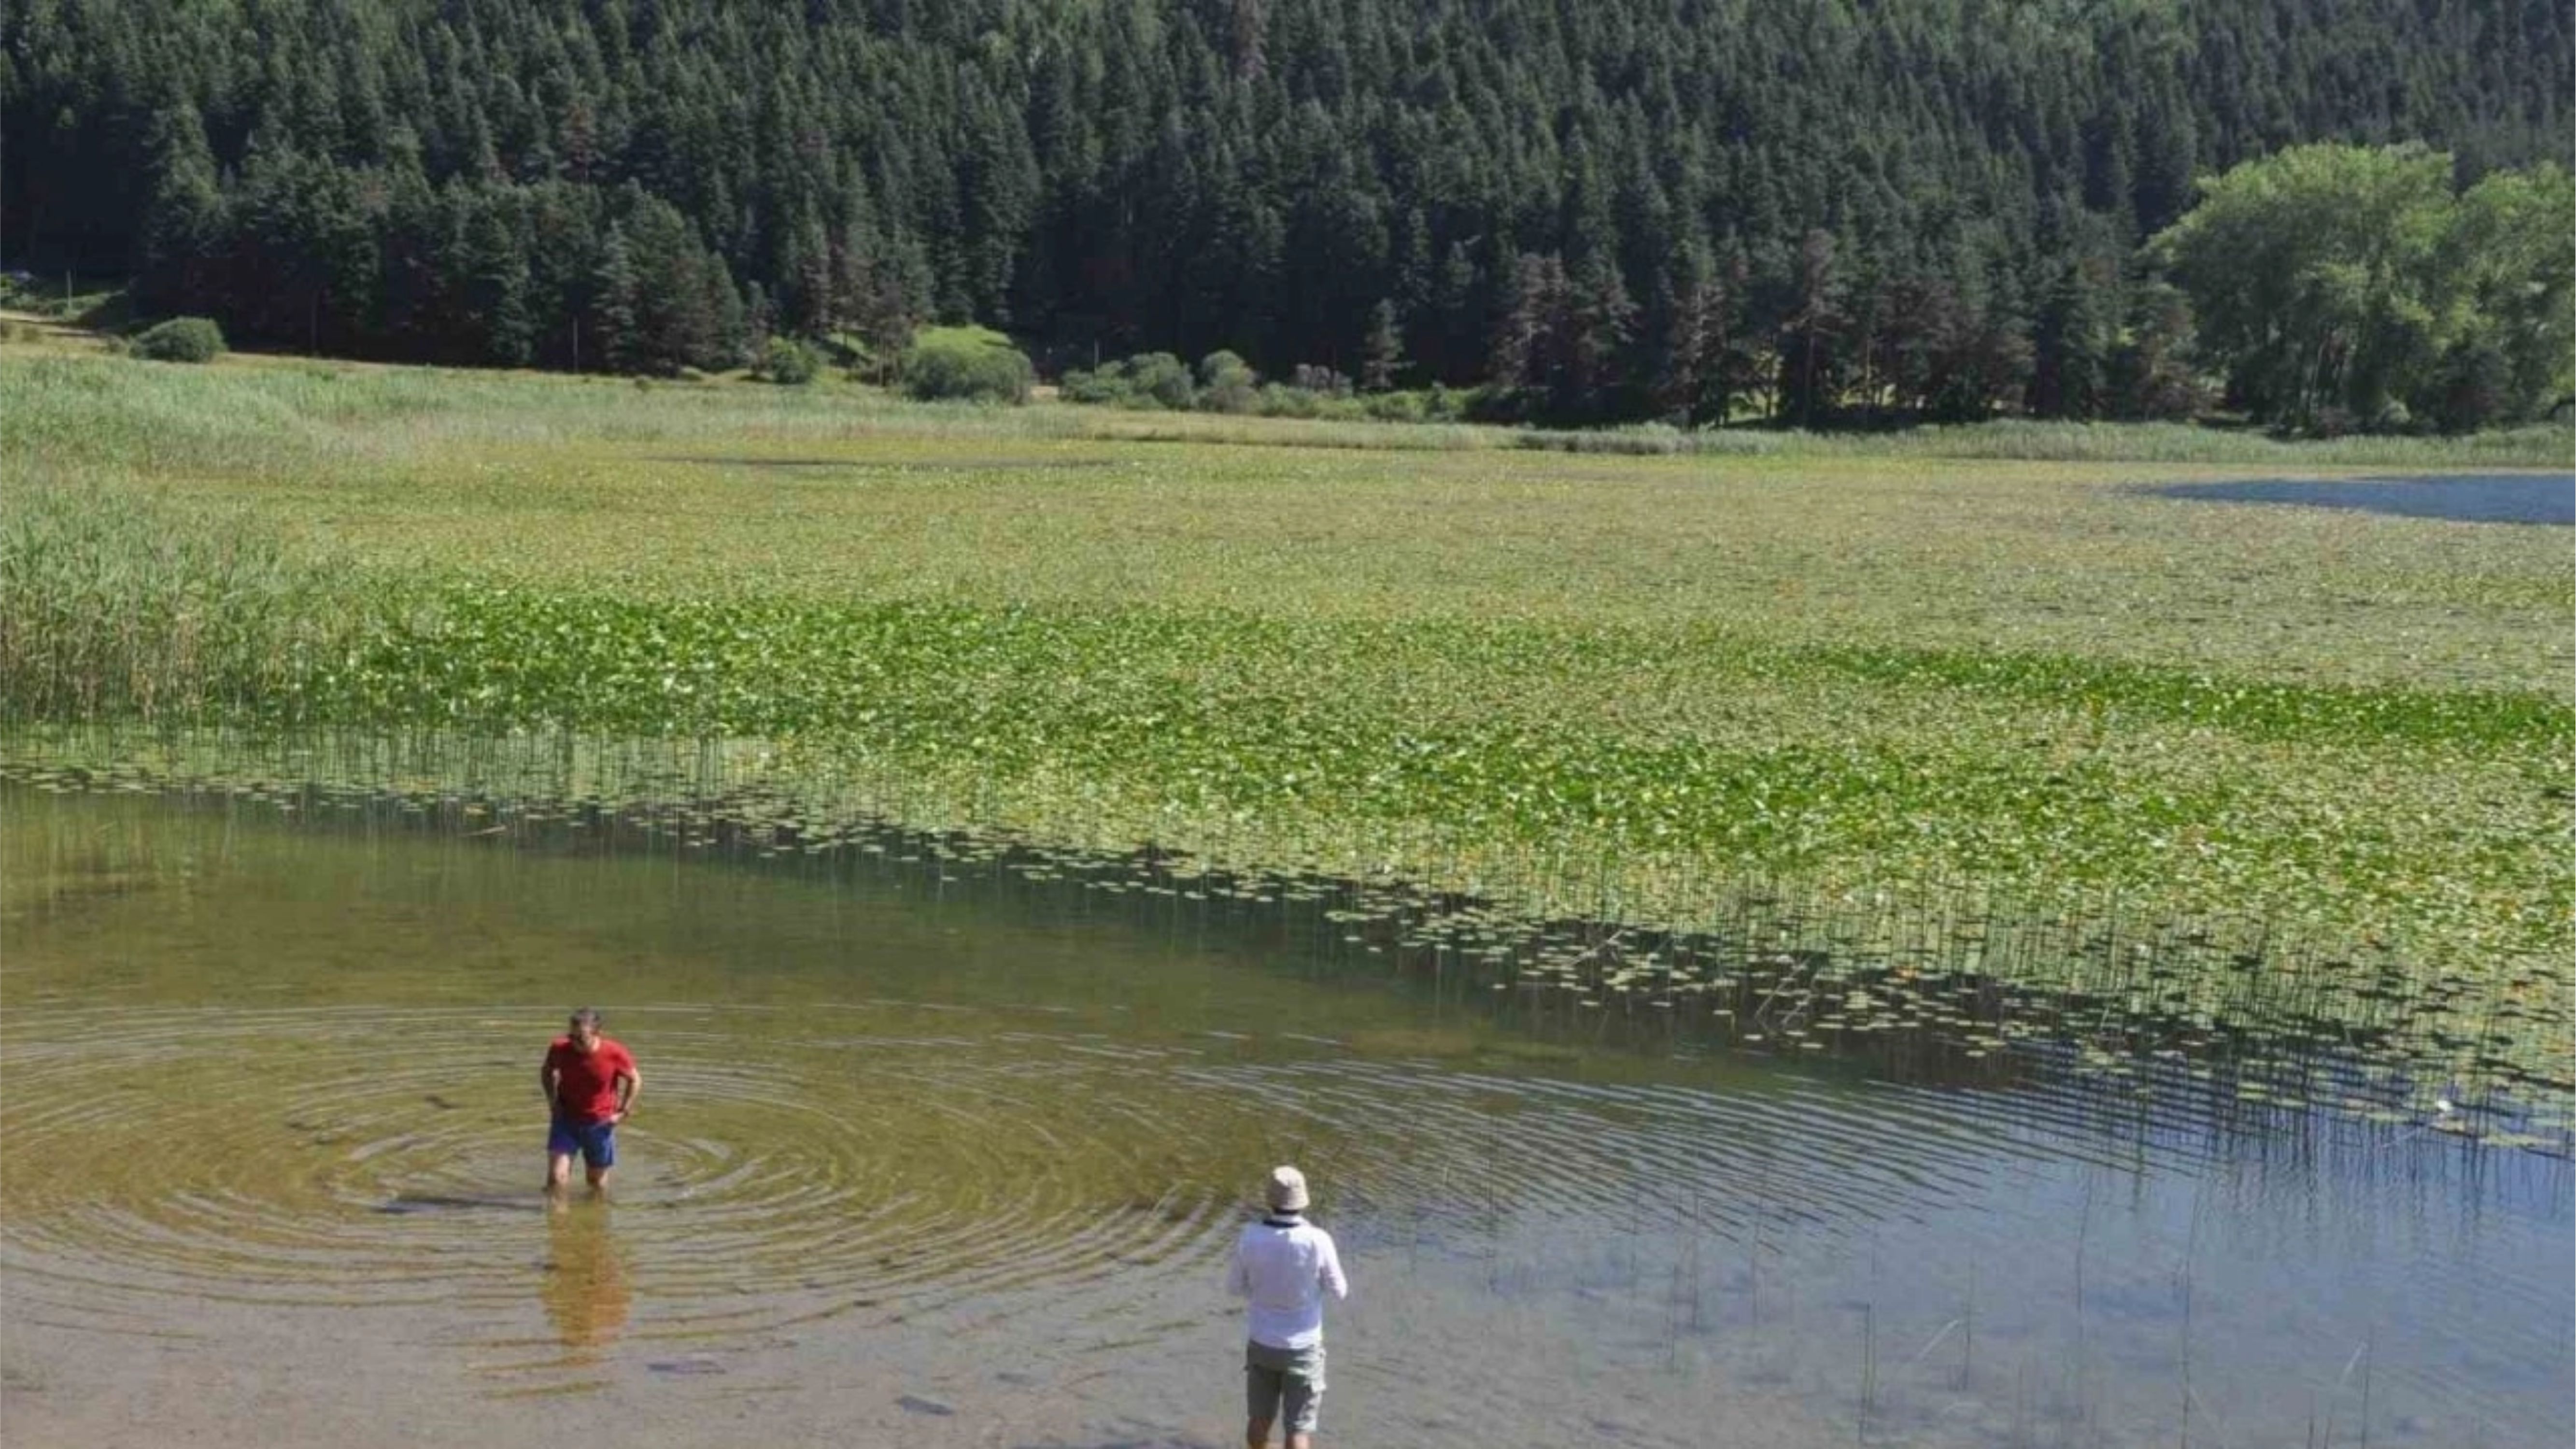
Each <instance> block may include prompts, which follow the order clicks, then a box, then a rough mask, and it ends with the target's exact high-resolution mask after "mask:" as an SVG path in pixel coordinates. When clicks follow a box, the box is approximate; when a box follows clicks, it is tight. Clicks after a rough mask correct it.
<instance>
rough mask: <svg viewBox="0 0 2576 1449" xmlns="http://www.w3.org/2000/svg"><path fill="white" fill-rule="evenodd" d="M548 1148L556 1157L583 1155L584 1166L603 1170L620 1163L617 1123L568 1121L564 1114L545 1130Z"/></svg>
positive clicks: (592, 1169) (595, 1170)
mask: <svg viewBox="0 0 2576 1449" xmlns="http://www.w3.org/2000/svg"><path fill="white" fill-rule="evenodd" d="M546 1151H547V1152H548V1153H549V1154H550V1155H552V1156H556V1157H570V1156H572V1155H573V1154H574V1153H576V1152H578V1153H580V1154H581V1161H582V1165H583V1166H585V1167H587V1168H589V1169H590V1170H591V1171H593V1172H604V1171H606V1170H608V1169H609V1168H612V1167H615V1166H616V1165H617V1124H616V1123H614V1122H567V1121H565V1120H564V1119H563V1118H561V1117H557V1118H556V1119H555V1124H554V1126H553V1127H552V1128H550V1129H549V1130H548V1131H547V1132H546Z"/></svg>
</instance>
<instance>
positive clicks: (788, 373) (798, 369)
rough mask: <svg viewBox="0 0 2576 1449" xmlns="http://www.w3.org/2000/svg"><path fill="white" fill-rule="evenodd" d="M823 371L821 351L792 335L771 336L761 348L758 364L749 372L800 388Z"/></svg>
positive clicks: (784, 384)
mask: <svg viewBox="0 0 2576 1449" xmlns="http://www.w3.org/2000/svg"><path fill="white" fill-rule="evenodd" d="M822 370H823V354H822V353H820V352H819V351H816V350H815V348H814V347H813V345H812V344H810V343H805V342H799V341H797V340H796V339H795V338H793V337H772V338H770V339H769V344H768V345H767V346H766V347H763V348H762V349H761V351H760V362H759V365H758V366H756V367H754V368H753V369H752V371H753V372H754V373H756V374H757V375H759V376H760V377H763V378H766V379H768V380H769V381H771V382H774V383H779V384H781V385H783V386H787V387H803V386H804V385H805V384H807V383H809V382H812V381H813V380H814V378H815V375H816V374H818V373H820V372H821V371H822Z"/></svg>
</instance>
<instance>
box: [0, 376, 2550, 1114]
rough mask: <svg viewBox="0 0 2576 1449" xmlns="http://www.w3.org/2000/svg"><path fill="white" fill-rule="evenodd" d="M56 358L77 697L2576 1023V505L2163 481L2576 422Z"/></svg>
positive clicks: (29, 537)
mask: <svg viewBox="0 0 2576 1449" xmlns="http://www.w3.org/2000/svg"><path fill="white" fill-rule="evenodd" d="M0 398H5V399H6V407H5V410H0V488H5V490H6V494H7V499H6V505H5V517H0V699H5V704H6V706H7V709H8V711H9V713H10V715H11V716H12V717H14V718H15V719H17V720H18V721H20V722H21V723H22V724H34V723H39V722H62V721H66V720H70V719H76V718H100V717H120V716H121V717H134V716H139V715H149V716H151V717H154V718H157V719H161V720H164V721H171V722H198V723H255V724H260V725H268V726H284V725H320V726H332V727H348V728H361V729H363V728H372V727H385V726H405V727H412V726H432V727H438V728H444V729H453V730H459V731H469V732H504V731H513V730H530V729H548V728H562V729H567V730H572V731H578V732H581V733H585V734H591V735H598V736H616V737H632V736H691V737H720V738H724V739H728V740H734V741H741V742H758V744H757V747H758V749H759V750H761V751H762V752H763V754H764V755H765V757H767V758H768V759H770V760H771V761H772V762H773V765H772V768H774V769H777V770H780V771H783V772H785V773H786V774H788V775H794V774H796V773H798V772H805V773H807V774H810V775H811V776H812V777H814V778H817V779H821V778H825V777H829V778H833V779H840V780H848V779H852V778H862V777H864V778H873V779H879V780H889V779H892V780H900V781H901V782H902V789H901V792H900V799H901V800H902V801H903V802H904V803H903V806H902V809H903V811H904V812H905V813H907V814H909V815H913V816H916V817H918V823H923V824H964V825H987V826H1007V827H1009V828H1011V829H1013V830H1015V831H1018V832H1021V833H1023V834H1024V835H1026V836H1028V837H1031V838H1035V839H1039V840H1045V841H1051V842H1055V843H1060V844H1066V845H1091V846H1110V845H1126V844H1133V843H1135V842H1137V841H1140V840H1145V839H1153V840H1156V841H1159V842H1161V843H1163V844H1165V845H1167V846H1170V847H1174V848H1178V849H1181V850H1184V851H1189V852H1194V853H1197V854H1199V855H1201V856H1202V857H1205V858H1210V859H1214V860H1219V861H1222V862H1225V863H1228V864H1240V865H1251V866H1272V867H1279V868H1294V869H1306V870H1319V871H1325V872H1331V873H1338V874H1352V875H1380V876H1396V877H1404V878H1411V879H1418V880H1422V881H1427V882H1432V883H1436V884H1443V885H1452V886H1460V887H1466V888H1471V889H1474V890H1475V891H1477V892H1479V893H1480V894H1482V895H1485V896H1488V897H1490V898H1492V899H1495V900H1497V901H1500V902H1502V903H1504V904H1505V905H1507V906H1509V907H1510V908H1511V909H1513V910H1516V911H1521V912H1525V913H1527V914H1529V915H1531V916H1533V917H1542V918H1543V917H1549V916H1564V915H1574V914H1588V915H1596V916H1599V915H1607V916H1611V917H1615V918H1619V919H1634V920H1637V921H1640V922H1646V923H1652V924H1661V925H1677V926H1684V927H1687V926H1692V925H1695V924H1705V923H1707V922H1708V921H1710V920H1713V919H1716V918H1718V917H1719V915H1721V914H1722V910H1723V906H1724V903H1725V902H1726V901H1727V900H1728V899H1730V897H1731V896H1732V895H1735V894H1740V893H1741V892H1742V891H1743V890H1745V889H1748V888H1749V887H1748V885H1747V883H1748V882H1755V881H1759V882H1762V883H1764V884H1763V885H1762V887H1761V888H1762V889H1765V890H1777V889H1778V888H1779V886H1780V883H1781V882H1784V881H1786V882H1794V883H1796V884H1797V886H1798V888H1799V889H1802V890H1807V891H1811V892H1817V893H1822V894H1823V895H1825V896H1828V897H1831V896H1835V895H1837V894H1849V893H1853V892H1864V893H1865V892H1871V891H1881V890H1890V889H1894V890H1921V889H1927V888H1936V889H1938V890H1941V891H1945V892H1953V893H1958V894H1960V895H1961V896H1962V897H1963V898H1965V899H1972V900H1975V901H1978V902H1984V903H1988V904H1989V905H1991V904H1992V903H1994V902H2010V903H2012V909H2013V910H2016V911H2022V912H2029V911H2046V910H2060V909H2063V910H2083V911H2095V910H2098V909H2099V908H2100V903H2102V902H2105V901H2111V902H2115V903H2116V909H2117V910H2118V911H2119V912H2121V913H2125V914H2126V915H2128V916H2130V917H2132V918H2143V919H2163V920H2172V921H2191V922H2204V923H2223V924H2222V925H2221V926H2218V927H2213V928H2212V930H2213V932H2214V934H2213V935H2212V937H2211V939H2213V940H2221V941H2225V942H2229V943H2238V944H2231V945H2229V946H2228V949H2229V950H2231V951H2236V952H2237V953H2238V954H2242V947H2241V942H2243V941H2244V940H2249V939H2251V940H2259V941H2263V942H2268V943H2271V948H2273V949H2277V948H2278V947H2279V946H2280V945H2281V943H2283V942H2285V941H2295V942H2297V943H2299V946H2300V949H2301V951H2303V952H2305V953H2306V957H2304V958H2303V959H2313V960H2315V961H2317V962H2320V963H2325V962H2334V961H2344V960H2354V961H2360V960H2368V961H2374V962H2383V963H2394V965H2395V967H2397V968H2400V969H2402V970H2403V971H2405V972H2407V973H2410V979H2420V980H2423V981H2426V982H2435V981H2450V982H2466V983H2468V987H2469V989H2474V990H2476V991H2479V992H2482V993H2484V995H2485V999H2487V1000H2488V1001H2489V1002H2490V1003H2491V1004H2492V1003H2493V1002H2494V1001H2496V1000H2499V999H2502V1000H2506V1001H2508V1002H2510V1003H2512V1004H2513V1007H2514V1009H2513V1010H2512V1011H2511V1012H2508V1013H2507V1017H2508V1020H2509V1021H2510V1022H2512V1023H2517V1024H2512V1025H2509V1026H2508V1027H2506V1028H2505V1029H2504V1035H2505V1036H2507V1037H2509V1038H2510V1040H2509V1041H2503V1040H2502V1039H2501V1038H2500V1039H2499V1042H2498V1043H2481V1044H2478V1045H2476V1046H2472V1047H2467V1048H2463V1050H2464V1051H2467V1052H2470V1053H2472V1054H2475V1053H2479V1052H2485V1053H2489V1054H2493V1055H2498V1056H2501V1057H2504V1058H2507V1059H2510V1060H2511V1061H2513V1062H2515V1063H2516V1064H2517V1065H2518V1067H2519V1068H2520V1069H2521V1070H2523V1071H2525V1072H2530V1073H2536V1074H2539V1075H2541V1076H2544V1077H2546V1078H2549V1079H2551V1080H2557V1081H2563V1080H2564V1079H2565V1078H2566V1077H2567V1076H2568V1075H2569V1053H2568V1048H2567V1046H2566V1027H2567V1021H2568V1015H2567V1010H2566V1003H2567V1000H2568V996H2569V991H2570V988H2571V985H2576V968H2571V965H2570V963H2571V961H2576V937H2572V936H2571V931H2570V926H2569V921H2570V914H2571V910H2576V871H2571V868H2570V863H2569V853H2568V848H2569V843H2570V839H2569V810H2570V806H2569V801H2570V798H2571V793H2570V792H2571V786H2576V754H2571V747H2576V693H2571V667H2576V630H2571V619H2576V568H2571V564H2570V558H2569V549H2568V538H2567V534H2566V533H2565V531H2563V530H2559V529H2552V528H2543V527H2511V526H2497V525H2464V524H2454V523H2445V522H2438V521H2428V520H2417V519H2402V518H2391V517H2382V516H2373V515H2366V514H2360V513H2345V512H2332V511H2327V510H2310V509H2295V508H2278V507H2259V506H2239V505H2220V504H2210V503H2195V502H2184V501H2179V500H2173V499H2167V498H2161V497H2157V496H2153V495H2151V494H2148V493H2146V492H2143V491H2141V488H2140V485H2145V484H2152V483H2156V482H2163V481H2174V480H2183V479H2192V478H2212V477H2244V476H2263V475H2281V474H2288V475H2293V476H2312V475H2315V474H2318V473H2322V472H2338V471H2347V470H2352V469H2366V468H2370V467H2384V468H2389V469H2394V470H2398V471H2404V470H2406V469H2408V468H2414V469H2423V468H2428V467H2485V468H2493V467H2500V466H2526V465H2539V464H2548V463H2551V462H2555V463H2556V464H2557V465H2558V466H2560V467H2562V468H2563V467H2564V466H2565V465H2566V462H2567V449H2568V439H2567V438H2566V437H2565V436H2564V434H2563V430H2562V431H2561V432H2560V433H2556V434H2551V433H2522V434H2513V435H2506V436H2504V437H2503V438H2500V439H2472V440H2464V441H2459V442H2445V441H2440V440H2424V439H2401V440H2358V441H2348V442H2344V443H2338V444H2330V445H2321V446H2317V447H2311V448H2293V447H2290V446H2287V445H2283V444H2278V443H2274V442H2271V441H2269V440H2266V439H2262V438H2256V437H2245V436H2237V435H2228V434H2220V433H2207V432H2194V431H2192V430H2187V429H2178V428H2106V429H2100V430H2090V431H2088V430H2084V429H2051V428H2045V427H1999V428H1995V429H1989V430H1975V429H1967V430H1949V431H1947V432H1932V433H1925V434H1913V435H1905V436H1902V437H1897V438H1890V439H1870V440H1851V439H1810V438H1796V437H1779V436H1774V435H1761V436H1759V437H1757V438H1755V439H1754V440H1752V441H1750V442H1746V443H1742V444H1734V443H1729V444H1726V445H1725V446H1728V447H1740V448H1741V449H1742V451H1737V452H1719V451H1702V452H1696V453H1673V454H1666V455H1656V454H1653V453H1651V452H1649V453H1646V454H1644V455H1636V456H1631V455H1626V454H1620V453H1611V452H1597V451H1587V452H1570V451H1561V450H1559V447H1558V446H1557V445H1558V443H1559V442H1560V441H1561V440H1556V439H1550V438H1544V437H1540V438H1533V437H1531V436H1530V435H1525V434H1516V433H1511V432H1506V431H1502V430H1492V429H1478V428H1466V427H1422V428H1407V427H1403V426H1399V425H1347V424H1321V423H1315V424H1302V423H1294V422H1285V421H1264V420H1249V421H1247V420H1236V419H1228V418H1216V417H1198V416H1187V415H1170V416H1165V415H1154V414H1127V413H1110V412H1102V411H1097V410H1088V409H1074V408H1068V407H1062V406H1051V405H1039V406H1033V407H1030V408H1025V409H1016V410H1000V411H978V410H974V409H964V408H939V407H920V406H911V405H904V404H898V403H895V402H892V401H889V400H886V399H885V398H883V397H882V396H881V395H879V394H876V393H874V392H872V391H868V390H863V389H857V388H852V387H846V386H838V385H826V386H818V387H813V388H806V389H789V388H775V387H767V386H761V385H756V384H748V383H739V382H722V383H712V384H701V385H685V384H659V385H653V386H637V385H635V384H632V383H629V382H624V381H607V380H600V379H568V378H548V377H531V376H516V375H501V374H456V373H437V372H429V371H422V370H398V369H382V368H365V367H349V366H329V365H322V364H313V363H302V362H293V361H285V360H277V359H257V358H231V359H226V360H225V362H224V363H222V364H219V365H216V366H212V367H204V368H184V367H175V366H164V365H156V364H146V363H139V362H133V361H127V360H123V359H117V358H109V357H98V356H90V355H84V354H83V352H82V350H81V349H80V348H79V346H78V345H77V344H76V342H74V341H67V340H65V339H62V338H59V337H47V338H26V337H22V338H21V339H20V341H19V342H18V344H17V345H14V346H8V347H0ZM1533 443H1536V444H1540V445H1542V446H1532V444H1533ZM1585 446H1590V445H1589V444H1587V445H1585ZM1655 446H1661V444H1660V443H1658V444H1655ZM1694 446H1697V444H1694ZM2014 454H2018V455H2025V456H1998V455H2014ZM2105 455H2113V456H2105ZM746 747H748V746H746ZM879 798H891V797H883V796H880V797H879ZM2213 949H2216V948H2215V947H2213ZM2284 959H2287V958H2284ZM2317 969H2329V968H2328V967H2326V966H2323V965H2321V966H2319V967H2318V968H2317ZM2355 1009H2356V1010H2358V1009H2359V1008H2358V1007H2356V1008H2355Z"/></svg>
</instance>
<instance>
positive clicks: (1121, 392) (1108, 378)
mask: <svg viewBox="0 0 2576 1449" xmlns="http://www.w3.org/2000/svg"><path fill="white" fill-rule="evenodd" d="M1055 395H1056V396H1057V397H1059V398H1061V399H1063V400H1064V401H1066V402H1069V403H1093V404H1098V405H1102V406H1107V407H1129V406H1132V405H1133V404H1134V401H1135V393H1134V391H1133V390H1131V389H1130V388H1129V387H1128V386H1127V375H1126V372H1125V371H1124V370H1123V369H1122V368H1120V366H1119V365H1118V364H1117V363H1115V362H1112V363H1109V364H1108V365H1106V366H1104V367H1102V368H1101V369H1100V370H1099V371H1097V372H1092V371H1088V370H1085V369H1083V368H1079V367H1077V368H1075V369H1074V370H1073V371H1071V372H1068V373H1066V374H1065V375H1064V377H1063V380H1061V381H1059V382H1058V383H1057V384H1056V386H1055Z"/></svg>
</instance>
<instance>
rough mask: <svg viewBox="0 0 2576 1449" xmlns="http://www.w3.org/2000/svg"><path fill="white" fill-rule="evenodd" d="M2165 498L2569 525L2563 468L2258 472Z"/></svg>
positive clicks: (2575, 489)
mask: <svg viewBox="0 0 2576 1449" xmlns="http://www.w3.org/2000/svg"><path fill="white" fill-rule="evenodd" d="M2154 491H2155V492H2157V493H2159V494H2161V495H2163V496H2165V497H2167V498H2196V499H2201V500H2204V501H2207V502H2211V503H2290V504H2297V505H2300V506H2303V507H2308V508H2357V509H2360V510H2362V511H2363V512H2366V513H2392V514H2397V515H2399V516H2401V517H2406V518H2441V519H2448V520H2451V521H2453V522H2458V523H2539V524H2556V525H2559V526H2561V527H2564V526H2566V525H2569V524H2576V478H2571V477H2569V476H2568V475H2567V474H2564V473H2439V474H2433V475H2430V476H2427V477H2422V478H2337V479H2329V480H2320V479H2294V478H2264V479H2255V480H2250V481H2245V482H2232V483H2174V484H2169V485H2166V486H2164V487H2161V488H2157V489H2155V490H2154Z"/></svg>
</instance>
